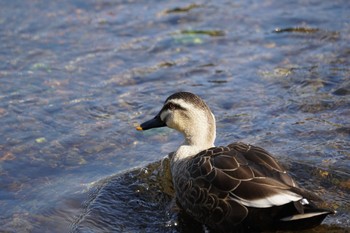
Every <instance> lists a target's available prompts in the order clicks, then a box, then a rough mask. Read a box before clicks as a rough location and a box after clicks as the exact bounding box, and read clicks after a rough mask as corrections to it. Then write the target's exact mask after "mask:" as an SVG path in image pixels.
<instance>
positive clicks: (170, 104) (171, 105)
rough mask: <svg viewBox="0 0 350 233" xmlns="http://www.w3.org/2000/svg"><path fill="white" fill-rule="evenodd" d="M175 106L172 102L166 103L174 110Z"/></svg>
mask: <svg viewBox="0 0 350 233" xmlns="http://www.w3.org/2000/svg"><path fill="white" fill-rule="evenodd" d="M175 108H176V106H175V104H173V103H169V104H168V109H170V110H175Z"/></svg>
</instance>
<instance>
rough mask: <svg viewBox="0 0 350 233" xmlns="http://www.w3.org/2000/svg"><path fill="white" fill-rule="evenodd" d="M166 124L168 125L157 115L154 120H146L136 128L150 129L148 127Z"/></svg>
mask: <svg viewBox="0 0 350 233" xmlns="http://www.w3.org/2000/svg"><path fill="white" fill-rule="evenodd" d="M164 126H166V124H165V123H164V122H163V121H162V120H161V119H160V117H159V116H156V117H155V118H153V119H152V120H149V121H146V122H144V123H142V124H141V125H139V126H137V127H136V129H137V130H139V131H141V130H148V129H153V128H159V127H164Z"/></svg>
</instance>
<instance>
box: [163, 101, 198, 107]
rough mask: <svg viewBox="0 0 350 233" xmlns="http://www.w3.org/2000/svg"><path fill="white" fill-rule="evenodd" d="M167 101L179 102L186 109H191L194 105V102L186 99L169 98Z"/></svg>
mask: <svg viewBox="0 0 350 233" xmlns="http://www.w3.org/2000/svg"><path fill="white" fill-rule="evenodd" d="M167 103H174V104H177V105H179V106H181V107H182V108H184V109H191V108H193V107H194V106H193V105H192V104H190V103H188V102H186V101H184V100H183V99H172V100H169V101H168V102H167Z"/></svg>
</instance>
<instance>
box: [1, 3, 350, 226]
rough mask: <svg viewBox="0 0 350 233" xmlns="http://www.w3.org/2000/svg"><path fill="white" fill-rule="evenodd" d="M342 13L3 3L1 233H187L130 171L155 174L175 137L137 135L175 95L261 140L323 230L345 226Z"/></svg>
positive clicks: (345, 40)
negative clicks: (322, 213) (319, 210)
mask: <svg viewBox="0 0 350 233" xmlns="http://www.w3.org/2000/svg"><path fill="white" fill-rule="evenodd" d="M349 12H350V3H349V2H348V1H345V0H344V1H276V0H271V1H264V2H262V1H236V2H232V1H223V0H220V1H210V2H204V1H202V2H201V1H199V2H188V3H180V2H178V1H165V2H159V1H147V2H135V1H105V0H102V1H90V0H88V1H77V0H72V1H43V0H28V1H18V0H13V1H0V124H1V127H0V142H1V143H0V209H1V215H0V231H6V232H65V231H68V230H70V229H75V230H77V229H83V230H82V231H83V232H88V229H91V231H93V232H103V231H110V230H115V231H125V232H130V231H131V232H139V231H146V232H148V231H149V232H154V231H170V232H184V231H186V230H183V229H182V228H179V227H176V226H178V225H177V223H176V221H177V215H176V213H173V212H172V211H171V208H170V207H169V205H170V204H169V201H170V200H171V197H169V196H167V195H161V196H160V197H159V195H158V196H157V197H158V199H157V198H156V199H155V198H154V196H155V195H156V194H155V193H157V192H160V193H163V192H164V189H166V188H164V187H163V186H164V185H160V186H161V188H160V187H158V185H157V184H158V182H159V179H160V178H159V177H162V175H154V174H153V175H151V176H149V175H147V176H146V177H143V176H142V174H143V173H142V172H143V171H144V170H143V169H141V170H138V169H139V168H145V167H147V166H151V168H148V169H149V170H152V171H155V172H156V173H157V172H158V173H159V167H158V163H157V161H159V160H160V159H162V158H163V157H164V156H166V155H167V154H168V153H169V152H170V151H173V150H175V149H176V147H177V146H178V145H179V144H180V143H181V141H182V139H181V135H178V134H176V133H175V132H173V131H172V130H170V129H159V130H155V131H152V132H145V133H140V132H137V131H135V129H134V126H135V125H136V124H137V123H140V122H143V121H144V120H146V119H149V118H150V117H152V116H154V114H156V113H157V112H158V111H159V109H160V107H161V104H162V102H163V101H164V100H165V98H166V97H167V96H168V95H170V94H172V93H174V92H176V91H180V90H182V91H183V90H185V91H191V92H193V93H196V94H198V95H199V96H201V97H202V98H203V99H205V101H206V102H207V103H208V105H209V106H210V107H211V108H212V110H213V111H214V113H215V115H216V118H217V131H218V132H217V141H216V144H217V145H221V144H227V143H230V142H232V141H244V142H247V143H251V144H255V145H259V146H262V147H264V148H265V149H267V150H268V151H270V152H271V153H273V154H275V155H276V157H278V158H279V159H280V160H281V161H282V162H283V163H285V164H286V166H287V167H289V168H290V169H291V172H292V174H293V175H294V176H295V178H296V180H299V181H300V183H301V184H302V185H303V186H306V188H309V189H314V190H315V192H316V193H318V194H319V195H321V196H322V197H323V198H324V199H325V200H326V201H327V202H328V203H329V205H330V206H331V207H333V208H335V209H336V210H337V211H338V215H336V216H334V217H331V218H328V219H327V220H326V222H325V224H326V226H335V227H336V228H337V229H338V230H339V232H341V231H343V230H344V229H345V228H348V227H350V223H349V216H350V202H349V198H350V197H349V193H350V192H349V190H350V143H349V142H350V121H349V119H350V98H349V95H350V79H349V77H350V68H349V67H350V66H349V61H350V46H349V41H350V26H349ZM154 162H155V163H156V165H154V166H153V165H149V164H153V163H154ZM135 168H137V169H136V170H135ZM131 171H132V172H131ZM140 172H141V173H140ZM158 173H157V174H158ZM121 174H123V175H121ZM147 174H148V173H147ZM160 174H162V173H160ZM107 177H110V178H107ZM106 178H107V180H104V179H106ZM104 182H105V183H104ZM165 183H166V182H165ZM102 184H104V185H102ZM111 184H114V185H111ZM145 184H148V185H149V186H150V187H151V188H147V189H145V190H143V191H142V192H137V193H141V194H142V195H135V192H136V191H135V190H139V186H142V187H144V186H145ZM146 186H147V185H146ZM165 186H166V185H165ZM98 187H100V189H99V188H98ZM101 187H102V188H101ZM106 187H111V188H109V189H107V188H106ZM113 187H114V188H113ZM116 187H119V188H116ZM133 187H137V188H133ZM152 187H155V188H152ZM105 190H107V191H105ZM112 194H113V195H116V197H124V196H128V197H129V199H127V200H124V199H123V200H122V201H121V202H118V200H119V199H118V198H117V199H114V200H115V203H111V202H113V201H112V200H111V199H108V197H110V195H112ZM163 194H164V193H163ZM97 196H98V197H100V199H99V198H96V197H97ZM94 198H95V199H94ZM91 200H95V202H94V205H92V204H91ZM151 200H161V201H160V202H159V203H161V204H160V205H156V204H154V203H153V202H152V201H151ZM82 203H83V204H82ZM121 203H124V204H125V203H129V204H127V205H125V206H124V205H122V204H121ZM130 203H131V204H130ZM135 203H136V204H135ZM140 203H141V204H140ZM152 203H153V204H152ZM108 205H109V206H113V208H106V206H108ZM130 206H132V207H133V208H131V207H130ZM168 207H169V208H168ZM95 209H98V210H99V211H97V212H94V211H93V210H95ZM126 209H128V211H129V212H128V211H126ZM89 210H90V211H91V212H92V213H94V214H95V215H93V216H94V218H92V217H91V218H89V216H87V215H86V213H88V212H89ZM126 213H127V214H126ZM152 213H153V214H154V216H153V218H152ZM130 214H134V215H137V218H136V217H135V218H134V219H132V218H128V217H127V216H129V215H130ZM105 215H108V218H101V216H105ZM160 216H162V217H160ZM93 219H95V220H93ZM100 219H103V221H102V220H101V221H100ZM155 219H158V220H157V221H155ZM327 229H328V228H326V230H324V232H327V231H328V230H329V229H328V230H327ZM320 231H322V228H320Z"/></svg>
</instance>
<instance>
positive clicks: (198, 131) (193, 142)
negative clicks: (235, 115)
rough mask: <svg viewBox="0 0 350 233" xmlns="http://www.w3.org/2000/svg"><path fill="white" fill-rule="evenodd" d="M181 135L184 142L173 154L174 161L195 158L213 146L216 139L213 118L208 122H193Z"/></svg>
mask: <svg viewBox="0 0 350 233" xmlns="http://www.w3.org/2000/svg"><path fill="white" fill-rule="evenodd" d="M182 133H183V135H184V137H185V141H184V143H183V144H182V145H181V146H180V147H179V148H178V149H177V151H176V152H175V156H174V160H175V161H178V160H182V159H186V158H189V157H192V156H195V155H196V154H198V153H199V152H201V151H203V150H206V149H208V148H211V147H213V146H214V141H215V137H216V126H215V118H214V116H213V115H212V118H211V119H210V120H208V121H197V122H194V123H192V125H191V126H190V127H187V128H186V129H185V131H184V132H182Z"/></svg>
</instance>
